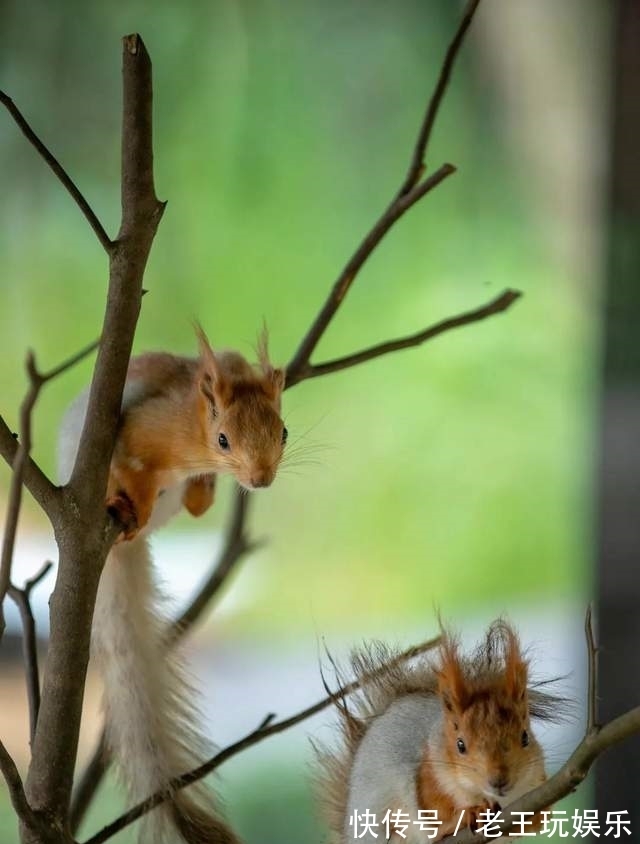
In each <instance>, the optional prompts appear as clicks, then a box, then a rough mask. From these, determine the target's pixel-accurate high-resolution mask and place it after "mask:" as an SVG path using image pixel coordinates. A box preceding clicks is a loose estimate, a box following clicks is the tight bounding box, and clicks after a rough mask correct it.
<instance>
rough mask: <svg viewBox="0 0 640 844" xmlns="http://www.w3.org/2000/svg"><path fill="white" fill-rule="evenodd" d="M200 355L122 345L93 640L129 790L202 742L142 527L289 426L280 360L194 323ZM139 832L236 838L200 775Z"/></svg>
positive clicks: (269, 467)
mask: <svg viewBox="0 0 640 844" xmlns="http://www.w3.org/2000/svg"><path fill="white" fill-rule="evenodd" d="M196 333H197V336H198V341H199V354H198V357H197V358H188V357H179V356H174V355H171V354H166V353H148V354H144V355H141V356H139V357H135V358H132V360H131V362H130V365H129V368H128V372H127V378H126V382H125V388H124V392H123V401H122V411H121V418H120V422H119V428H118V433H117V439H116V443H115V447H114V451H113V457H112V460H111V465H110V472H109V480H108V487H107V497H106V506H107V507H108V508H109V510H110V511H111V512H112V514H113V515H115V516H116V517H117V518H118V520H119V521H120V523H121V524H122V526H123V530H122V533H121V534H120V536H119V537H118V539H117V540H116V543H115V544H114V545H113V547H112V548H111V551H110V552H109V554H108V556H107V559H106V562H105V566H104V569H103V571H102V575H101V579H100V584H99V587H98V595H97V599H96V606H95V611H94V618H93V627H92V639H91V652H92V656H93V657H94V658H95V660H96V662H97V664H98V667H99V669H100V671H101V674H102V677H103V681H104V709H105V720H106V734H107V740H108V744H109V747H110V749H111V751H112V753H113V756H114V757H115V759H116V762H117V764H118V766H119V768H120V771H121V773H122V776H123V779H124V780H125V783H126V785H127V786H128V789H129V794H130V797H131V799H132V800H134V801H136V802H137V801H139V800H142V799H144V798H145V797H147V796H149V795H150V794H151V793H153V792H155V791H157V790H159V789H162V788H164V787H165V786H166V784H167V783H168V782H169V780H171V778H172V777H174V776H177V775H179V774H182V773H184V772H186V771H187V770H189V769H191V768H194V767H196V766H197V765H198V764H199V763H200V762H202V761H203V757H205V756H206V748H207V742H206V740H204V739H203V738H202V737H201V736H200V735H199V734H198V731H197V728H196V727H194V723H195V722H196V721H197V714H196V712H195V710H194V707H193V703H192V701H193V692H192V689H191V687H190V684H189V682H188V681H187V679H186V677H185V674H184V670H183V667H182V665H181V663H180V661H179V659H178V657H177V656H176V655H175V653H174V652H173V651H168V650H167V648H166V644H165V641H166V633H167V625H166V621H165V619H164V617H163V614H162V612H161V604H162V600H163V596H162V595H161V592H160V590H159V588H158V586H157V584H156V583H155V581H154V577H153V563H152V559H151V554H150V550H149V544H148V536H149V534H150V533H151V532H152V531H154V530H156V529H157V528H158V527H160V526H161V525H163V524H164V523H165V522H167V521H168V520H169V519H170V518H171V517H172V516H174V515H175V514H176V513H178V512H179V511H180V510H181V509H182V508H183V507H184V508H186V509H187V510H188V511H189V512H190V513H191V514H192V515H194V516H200V515H202V514H203V513H204V512H205V511H206V510H207V509H208V508H209V507H210V506H211V505H212V503H213V499H214V491H215V477H216V475H218V474H222V473H230V474H232V475H233V476H234V477H235V479H236V480H237V482H238V483H239V484H240V485H241V486H243V487H244V488H245V489H247V490H252V489H256V488H258V487H266V486H269V485H270V484H271V482H272V481H273V479H274V477H275V475H276V471H277V469H278V465H279V463H280V459H281V457H282V454H283V450H284V446H285V443H286V440H287V429H286V428H285V426H284V423H283V421H282V419H281V417H280V399H281V394H282V390H283V388H284V381H285V374H284V370H282V369H277V368H275V367H273V366H272V365H271V363H270V362H269V357H268V352H267V342H266V332H264V333H263V336H262V338H261V341H260V343H259V346H258V355H259V364H258V366H257V367H254V366H252V365H251V364H249V363H248V362H247V361H246V360H245V358H244V357H242V355H240V354H239V353H238V352H234V351H215V352H214V351H213V350H212V348H211V346H210V345H209V341H208V340H207V338H206V335H205V334H204V332H203V331H202V329H201V328H200V327H199V326H196ZM87 401H88V390H87V391H85V392H84V393H83V394H81V395H80V396H79V397H78V399H76V401H75V402H74V403H73V404H72V405H71V407H70V408H69V410H68V411H67V414H66V416H65V418H64V420H63V422H62V425H61V429H60V436H59V454H58V458H59V459H58V462H59V474H60V477H61V480H62V481H63V482H64V481H66V480H67V479H68V477H69V476H70V474H71V470H72V468H73V463H74V460H75V454H76V451H77V445H78V441H79V438H80V433H81V431H82V426H83V424H84V418H85V414H86V408H87ZM144 823H145V829H144V833H143V834H141V840H143V841H152V842H153V843H154V844H162V842H165V841H167V842H168V841H173V840H175V836H176V831H177V832H178V833H179V835H180V836H181V838H182V839H183V840H184V841H185V842H187V843H188V844H205V842H206V844H238V839H237V837H236V836H235V834H234V833H233V832H232V831H231V830H230V829H229V827H228V826H227V825H226V823H225V822H224V821H223V820H221V819H220V817H219V816H218V813H217V812H216V811H215V808H214V806H212V800H211V795H210V794H209V793H208V792H207V790H206V789H205V788H204V786H203V785H202V784H200V783H197V784H195V785H193V786H190V787H189V788H188V789H186V790H181V791H178V792H176V793H175V794H174V795H173V797H172V799H171V800H169V801H167V802H165V803H164V804H162V805H161V806H160V807H158V808H157V809H154V810H153V811H152V812H150V813H149V814H148V815H147V816H146V820H145V822H144Z"/></svg>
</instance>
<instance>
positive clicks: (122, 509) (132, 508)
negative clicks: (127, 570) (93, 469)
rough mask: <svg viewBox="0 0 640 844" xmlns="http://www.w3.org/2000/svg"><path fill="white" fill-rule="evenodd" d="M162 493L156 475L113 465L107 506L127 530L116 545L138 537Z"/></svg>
mask: <svg viewBox="0 0 640 844" xmlns="http://www.w3.org/2000/svg"><path fill="white" fill-rule="evenodd" d="M159 491H160V487H159V484H158V477H157V475H156V474H155V472H152V471H145V472H142V471H135V470H133V469H126V468H125V469H123V468H122V467H117V466H114V465H113V464H112V465H111V471H110V474H109V482H108V485H107V502H106V506H107V510H109V512H110V513H111V514H112V515H113V516H115V518H116V519H118V520H119V521H120V522H121V524H122V526H123V531H122V533H121V534H120V536H119V537H118V539H117V540H116V542H122V541H123V540H131V539H134V538H135V537H136V536H137V534H138V533H139V532H140V531H141V530H142V528H143V527H144V526H145V525H146V524H147V522H148V521H149V519H150V518H151V513H152V511H153V506H154V504H155V502H156V498H157V497H158V493H159Z"/></svg>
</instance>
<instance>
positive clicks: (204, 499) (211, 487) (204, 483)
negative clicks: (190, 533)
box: [182, 474, 216, 517]
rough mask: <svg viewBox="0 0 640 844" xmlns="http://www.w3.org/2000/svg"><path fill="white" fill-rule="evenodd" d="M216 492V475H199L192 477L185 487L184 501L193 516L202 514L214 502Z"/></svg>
mask: <svg viewBox="0 0 640 844" xmlns="http://www.w3.org/2000/svg"><path fill="white" fill-rule="evenodd" d="M215 492H216V476H215V475H214V474H210V475H199V476H198V477H197V478H190V479H189V480H188V481H187V483H186V485H185V488H184V493H183V496H182V503H183V504H184V506H185V507H186V508H187V510H188V511H189V512H190V513H191V515H192V516H196V517H197V516H202V514H203V513H206V512H207V510H208V509H209V507H211V505H212V504H213V499H214V497H215Z"/></svg>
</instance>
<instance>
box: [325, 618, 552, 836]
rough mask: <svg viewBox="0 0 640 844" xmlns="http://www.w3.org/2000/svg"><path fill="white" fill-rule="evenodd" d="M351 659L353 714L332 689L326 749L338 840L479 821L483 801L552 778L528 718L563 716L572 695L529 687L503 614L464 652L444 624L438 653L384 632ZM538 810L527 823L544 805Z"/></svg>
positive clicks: (496, 803)
mask: <svg viewBox="0 0 640 844" xmlns="http://www.w3.org/2000/svg"><path fill="white" fill-rule="evenodd" d="M352 667H353V671H354V674H355V678H356V681H357V682H358V683H359V688H360V691H359V693H358V703H357V704H356V707H355V714H354V713H352V712H350V711H349V710H348V708H347V705H346V702H345V701H344V700H342V701H339V700H336V705H337V707H338V711H339V713H340V722H341V723H340V726H341V733H342V741H341V746H340V747H339V748H338V749H336V750H333V749H326V748H321V749H320V750H319V762H320V765H321V774H320V777H319V796H320V800H321V802H322V804H323V806H324V809H325V814H326V816H327V819H328V822H329V825H330V827H331V829H332V832H333V834H334V839H333V840H335V841H336V842H337V843H338V842H339V844H348V842H352V841H355V840H356V839H357V840H359V841H363V842H371V844H373V842H379V841H381V840H382V841H384V840H391V841H394V842H395V841H397V842H398V844H400V842H403V841H404V842H407V844H426V842H428V841H439V840H440V839H442V838H445V837H446V836H448V835H451V834H453V833H454V832H457V831H459V830H460V829H464V828H465V827H471V829H474V830H475V829H477V828H478V821H481V820H488V818H489V816H488V815H487V814H486V813H487V810H489V811H490V812H492V813H496V812H497V811H499V810H500V809H501V808H504V807H505V806H507V805H508V804H510V803H512V802H513V801H514V800H515V799H516V798H518V797H520V796H522V795H523V794H525V793H526V792H528V791H530V790H531V789H533V788H535V787H536V786H538V785H540V784H541V783H543V782H544V781H545V779H546V778H547V777H546V772H545V765H544V757H543V752H542V748H541V747H540V745H539V743H538V742H537V740H536V738H535V736H534V734H533V730H532V727H531V719H532V718H538V719H542V720H547V721H550V720H554V719H558V718H560V717H561V716H562V714H563V712H564V708H565V701H563V700H562V699H561V698H558V697H556V696H554V695H550V694H548V693H545V692H542V691H540V689H538V688H531V686H530V684H529V665H528V661H527V660H526V658H525V657H524V656H523V654H522V650H521V647H520V643H519V640H518V636H517V634H516V633H515V631H514V629H513V628H512V627H511V626H510V625H509V624H508V623H507V622H505V621H503V620H501V619H498V620H497V621H495V622H493V624H492V625H491V626H490V627H489V629H488V631H487V633H486V635H485V638H484V640H483V642H482V643H481V644H480V645H479V646H478V647H477V649H476V650H475V651H474V652H473V653H472V654H471V655H470V656H468V657H465V656H462V655H461V653H460V644H459V641H458V640H457V638H456V637H455V636H453V635H452V634H451V633H449V632H446V631H445V632H444V633H443V636H442V639H441V642H440V645H439V649H438V656H437V658H436V660H435V661H432V660H431V659H429V657H428V656H427V655H422V656H421V657H418V658H417V659H416V660H414V661H412V662H409V663H408V662H407V661H403V660H401V659H399V658H398V657H397V655H396V654H394V653H392V652H391V651H390V650H389V649H388V648H387V647H386V646H384V645H382V644H381V643H377V644H376V645H375V646H374V647H371V648H369V649H367V650H364V651H361V652H356V653H354V654H353V655H352ZM385 818H386V821H385V822H384V823H383V820H384V819H385ZM530 821H531V823H530V825H527V827H526V831H527V832H528V833H529V834H531V833H533V832H534V831H536V830H537V829H538V828H539V826H540V823H541V821H542V816H541V814H540V813H536V814H535V816H533V817H532V818H531V819H530ZM367 822H369V824H370V828H368V829H367V828H366V823H367ZM374 823H377V824H378V826H377V827H376V826H374V825H373V824H374ZM383 829H385V832H384V833H382V832H381V830H383ZM387 829H388V834H389V838H386V830H387ZM401 833H402V834H401ZM507 840H508V839H507Z"/></svg>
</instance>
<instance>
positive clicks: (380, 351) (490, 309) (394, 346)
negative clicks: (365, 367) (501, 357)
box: [300, 290, 522, 381]
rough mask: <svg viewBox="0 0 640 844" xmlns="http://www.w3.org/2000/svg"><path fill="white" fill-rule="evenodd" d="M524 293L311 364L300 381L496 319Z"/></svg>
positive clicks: (507, 294)
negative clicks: (359, 350)
mask: <svg viewBox="0 0 640 844" xmlns="http://www.w3.org/2000/svg"><path fill="white" fill-rule="evenodd" d="M521 295H522V294H521V293H520V292H519V291H518V290H505V291H503V292H502V293H501V294H500V295H499V296H498V297H497V298H496V299H492V300H491V301H490V302H487V304H486V305H482V306H481V307H479V308H476V309H475V310H473V311H467V312H466V313H463V314H459V315H458V316H455V317H449V318H448V319H444V320H442V322H438V323H436V324H435V325H432V326H430V327H429V328H425V329H424V330H423V331H420V332H418V333H417V334H411V335H410V336H408V337H401V338H399V339H398V340H389V341H387V342H386V343H380V344H379V345H377V346H371V347H370V348H368V349H363V350H362V351H361V352H354V353H353V354H351V355H346V356H345V357H343V358H336V359H335V360H329V361H325V362H324V363H317V364H313V365H311V364H310V365H309V366H308V368H307V369H305V370H304V372H303V374H302V378H301V379H300V380H304V381H306V380H308V379H309V378H318V377H319V376H321V375H328V374H329V373H331V372H338V371H339V370H341V369H347V368H349V367H351V366H356V365H357V364H360V363H365V361H369V360H373V359H374V358H377V357H380V356H381V355H388V354H389V353H390V352H397V351H399V350H400V349H408V348H411V347H412V346H419V345H421V344H422V343H425V342H427V340H432V339H433V338H434V337H437V336H438V335H439V334H444V333H445V332H446V331H451V330H452V329H453V328H461V327H462V326H464V325H469V324H470V323H472V322H479V321H480V320H482V319H486V317H490V316H494V315H495V314H498V313H501V312H502V311H506V310H507V308H510V307H511V305H512V304H513V303H514V302H515V301H516V300H517V299H519V298H520V296H521Z"/></svg>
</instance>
